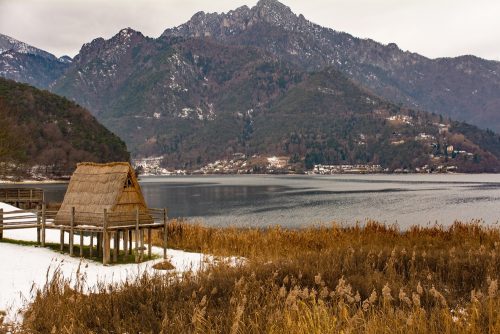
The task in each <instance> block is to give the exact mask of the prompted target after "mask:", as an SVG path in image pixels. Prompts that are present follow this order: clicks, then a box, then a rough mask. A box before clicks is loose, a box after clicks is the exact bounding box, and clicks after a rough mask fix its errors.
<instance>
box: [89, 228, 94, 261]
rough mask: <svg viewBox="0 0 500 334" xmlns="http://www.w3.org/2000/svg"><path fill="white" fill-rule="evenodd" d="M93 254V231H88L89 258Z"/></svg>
mask: <svg viewBox="0 0 500 334" xmlns="http://www.w3.org/2000/svg"><path fill="white" fill-rule="evenodd" d="M93 255H94V232H90V248H89V258H92V257H93Z"/></svg>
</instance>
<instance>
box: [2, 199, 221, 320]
mask: <svg viewBox="0 0 500 334" xmlns="http://www.w3.org/2000/svg"><path fill="white" fill-rule="evenodd" d="M0 209H3V210H4V213H8V212H12V211H15V210H19V209H18V208H16V207H13V206H11V205H8V204H5V203H2V202H0ZM25 215H26V219H25V220H26V221H28V220H35V221H36V218H35V215H34V214H29V213H27V214H25ZM5 216H8V214H5ZM4 238H8V239H14V240H23V241H36V229H34V228H33V229H21V230H5V231H4ZM67 240H68V237H67V235H66V246H65V247H66V249H67V247H68V245H67V243H68V241H67ZM46 242H55V243H59V230H52V229H47V230H46ZM79 243H80V239H79V236H75V244H76V245H79ZM89 243H90V238H89V237H85V238H84V244H85V245H89ZM122 249H123V248H122ZM152 251H153V253H154V254H157V255H160V256H161V257H163V249H162V248H159V247H153V248H152ZM167 256H168V259H169V261H170V263H172V265H174V267H175V271H177V272H185V271H188V270H193V271H197V270H199V269H200V268H201V267H202V266H203V264H204V263H205V262H210V261H212V260H213V257H211V256H209V255H204V254H201V253H188V252H183V251H179V250H173V249H168V250H167ZM161 261H163V259H162V258H160V259H156V260H151V261H147V262H143V263H140V264H135V263H132V264H116V265H111V266H103V265H102V263H99V262H94V261H88V260H86V259H80V258H78V257H70V256H69V255H68V254H60V253H57V252H54V251H52V250H50V249H48V248H42V247H34V246H21V245H15V244H9V243H4V242H0V266H1V268H2V270H1V271H0V310H4V311H7V314H8V316H7V318H8V320H11V321H13V320H16V318H17V319H19V317H20V315H19V314H18V311H19V310H20V309H21V307H22V306H23V305H24V304H26V302H27V301H29V300H30V299H31V294H32V292H33V291H34V290H33V289H32V288H33V286H34V285H36V286H37V287H42V286H43V285H44V283H45V282H46V281H47V273H48V272H49V269H50V272H49V278H50V274H52V273H53V271H54V270H55V269H56V268H59V270H60V272H61V274H62V275H63V277H64V278H68V279H74V278H75V276H76V273H77V270H78V268H80V273H81V274H82V275H85V276H86V284H87V286H88V287H89V289H92V288H93V287H95V286H96V284H97V282H104V283H120V282H123V281H124V280H125V279H127V278H134V277H137V275H138V274H141V273H144V272H145V271H148V272H153V271H155V270H154V269H153V268H152V266H153V265H154V264H155V263H157V262H161Z"/></svg>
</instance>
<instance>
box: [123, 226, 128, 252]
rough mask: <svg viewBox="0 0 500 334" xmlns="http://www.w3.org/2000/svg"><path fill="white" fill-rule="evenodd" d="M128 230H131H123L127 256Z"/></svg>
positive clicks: (124, 250)
mask: <svg viewBox="0 0 500 334" xmlns="http://www.w3.org/2000/svg"><path fill="white" fill-rule="evenodd" d="M128 231H129V230H124V231H123V252H124V253H125V256H128V250H129V248H128Z"/></svg>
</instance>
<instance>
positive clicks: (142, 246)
mask: <svg viewBox="0 0 500 334" xmlns="http://www.w3.org/2000/svg"><path fill="white" fill-rule="evenodd" d="M140 232H141V233H140V234H139V245H140V249H139V254H140V257H139V258H140V261H143V260H144V229H143V228H141V229H140Z"/></svg>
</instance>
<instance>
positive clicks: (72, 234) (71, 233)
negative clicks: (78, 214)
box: [69, 207, 75, 256]
mask: <svg viewBox="0 0 500 334" xmlns="http://www.w3.org/2000/svg"><path fill="white" fill-rule="evenodd" d="M69 223H70V229H69V256H73V242H74V241H75V240H74V237H75V207H71V219H70V221H69Z"/></svg>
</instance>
